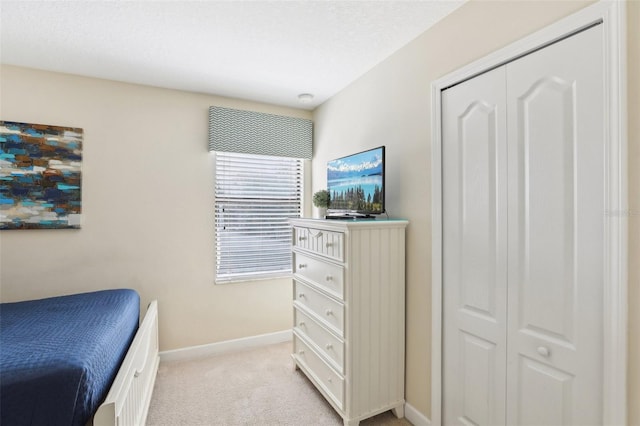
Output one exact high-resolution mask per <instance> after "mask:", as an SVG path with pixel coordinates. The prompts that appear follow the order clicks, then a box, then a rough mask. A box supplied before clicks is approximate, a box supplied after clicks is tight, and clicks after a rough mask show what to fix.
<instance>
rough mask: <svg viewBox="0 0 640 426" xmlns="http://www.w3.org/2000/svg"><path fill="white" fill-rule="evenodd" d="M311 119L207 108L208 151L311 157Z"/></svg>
mask: <svg viewBox="0 0 640 426" xmlns="http://www.w3.org/2000/svg"><path fill="white" fill-rule="evenodd" d="M312 140H313V123H312V122H311V120H306V119H304V118H296V117H286V116H282V115H273V114H265V113H261V112H254V111H243V110H238V109H230V108H221V107H215V106H213V107H210V108H209V151H224V152H237V153H241V154H259V155H273V156H277V157H293V158H305V159H311V155H312Z"/></svg>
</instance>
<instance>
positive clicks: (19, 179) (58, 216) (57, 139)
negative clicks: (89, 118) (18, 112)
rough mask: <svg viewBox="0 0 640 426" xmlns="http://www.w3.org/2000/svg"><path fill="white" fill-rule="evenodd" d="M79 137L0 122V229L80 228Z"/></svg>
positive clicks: (73, 131) (78, 132)
mask: <svg viewBox="0 0 640 426" xmlns="http://www.w3.org/2000/svg"><path fill="white" fill-rule="evenodd" d="M82 135H83V132H82V129H79V128H73V127H61V126H49V125H43V124H27V123H17V122H12V121H0V229H55V228H79V227H80V214H81V210H82V197H81V189H82V185H81V177H82V172H81V166H82Z"/></svg>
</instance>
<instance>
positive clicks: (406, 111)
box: [313, 1, 640, 424]
mask: <svg viewBox="0 0 640 426" xmlns="http://www.w3.org/2000/svg"><path fill="white" fill-rule="evenodd" d="M589 3H590V2H588V1H587V2H584V1H583V2H579V1H571V2H568V1H567V2H562V1H555V2H553V1H509V2H504V1H471V2H469V3H467V4H465V5H463V6H462V7H460V8H459V9H457V10H456V11H454V12H453V13H452V14H451V15H449V16H448V17H447V18H445V19H444V20H443V21H441V22H440V23H439V24H438V25H436V26H435V27H433V28H432V29H430V30H428V31H427V32H425V33H424V34H422V35H421V36H420V37H418V38H417V39H416V40H414V41H413V42H412V43H410V44H409V45H407V46H406V47H404V48H402V49H401V50H399V51H397V52H396V53H395V54H394V55H392V56H391V57H390V58H388V59H387V60H385V61H384V62H383V63H381V64H379V65H378V66H377V67H375V68H374V69H373V70H371V71H370V72H369V73H367V74H366V75H364V76H363V77H362V78H360V79H358V80H357V81H356V82H354V83H353V84H351V85H350V86H349V87H348V88H346V89H345V90H343V91H342V92H341V93H339V94H338V95H337V96H335V97H333V98H332V99H331V100H330V101H328V102H326V103H325V104H324V105H322V106H321V107H320V108H318V109H317V110H316V111H315V112H314V120H315V131H316V133H315V149H314V159H313V161H314V165H315V167H314V169H313V187H314V190H317V189H319V188H322V187H324V186H325V185H326V176H325V175H324V170H323V169H322V167H319V166H318V165H319V164H324V163H326V161H327V160H330V159H332V158H336V157H340V156H343V155H346V154H349V153H352V152H358V151H361V150H364V149H367V148H371V147H375V146H378V145H386V146H387V151H386V153H387V160H388V162H387V165H386V171H387V177H386V184H387V192H386V195H387V207H388V210H389V212H390V214H391V215H392V216H393V217H401V218H406V219H409V221H410V225H409V228H408V231H407V232H408V233H407V363H406V365H407V374H406V399H407V401H408V402H409V403H410V404H411V405H412V406H413V407H415V408H417V409H418V410H419V411H420V412H422V413H423V414H425V415H426V416H427V417H429V416H430V413H431V406H430V405H431V391H430V390H431V389H430V388H431V371H430V365H431V352H430V351H431V260H430V259H431V222H430V218H431V191H430V187H431V177H430V176H431V175H430V173H431V167H430V163H431V123H430V117H431V103H430V102H431V92H430V86H431V83H432V82H433V81H434V80H436V79H438V78H439V77H441V76H443V75H445V74H447V73H449V72H451V71H453V70H455V69H458V68H460V67H462V66H463V65H465V64H467V63H470V62H472V61H474V60H476V59H479V58H481V57H483V56H485V55H487V54H489V53H491V52H493V51H495V50H497V49H499V48H501V47H503V46H506V45H508V44H510V43H512V42H514V41H517V40H519V39H521V38H522V37H524V36H526V35H528V34H530V33H532V32H534V31H536V30H538V29H541V28H543V27H544V26H546V25H548V24H550V23H553V22H555V21H557V20H558V19H560V18H562V17H565V16H567V15H569V14H571V13H573V12H575V11H577V10H579V9H581V8H583V7H585V6H586V5H588V4H589ZM629 8H630V9H632V10H631V13H630V14H629V20H628V22H629V23H630V26H633V27H634V29H633V31H634V32H635V38H633V37H631V35H630V37H629V39H630V40H634V42H633V43H631V45H630V51H631V50H633V51H634V58H635V59H634V60H633V61H634V62H633V64H634V65H633V66H632V67H631V68H630V71H631V69H635V77H633V78H632V77H631V76H630V81H631V80H632V79H633V80H637V75H638V64H637V62H638V54H637V50H638V49H639V48H640V46H639V44H638V40H639V39H640V37H638V34H637V27H638V9H640V2H635V3H633V4H629ZM630 75H631V72H630ZM633 84H634V85H635V94H636V96H635V97H631V99H630V100H631V103H630V106H631V105H633V106H634V108H635V113H636V115H635V117H637V114H638V112H637V111H638V110H637V108H638V101H639V98H640V96H638V91H637V87H638V86H637V85H638V83H637V82H634V83H633ZM630 113H631V111H630ZM630 117H634V116H632V115H630ZM630 121H631V123H630V126H635V134H634V135H633V136H632V137H631V138H630V144H631V146H630V148H631V153H630V154H631V156H630V158H633V160H630V161H631V162H632V163H633V164H636V165H637V164H638V161H639V160H640V159H639V158H638V140H637V139H638V136H639V133H640V132H638V125H637V124H636V123H637V121H638V120H635V119H632V120H630ZM630 167H631V168H632V165H630ZM633 173H634V174H633V176H632V187H631V190H630V194H632V197H631V198H633V199H634V201H633V203H635V205H636V206H637V207H636V210H635V211H636V212H640V210H638V208H639V207H640V206H638V198H639V197H638V193H639V190H638V188H639V187H640V186H639V185H638V172H633ZM631 219H632V222H633V226H634V227H633V228H632V229H631V232H630V234H629V235H630V236H631V242H632V245H634V244H635V248H632V252H631V253H630V256H631V259H632V261H631V268H632V269H633V268H635V273H634V275H633V276H632V278H631V280H632V281H631V286H630V292H631V294H630V296H634V295H635V297H636V299H631V300H637V297H638V287H639V283H638V279H639V278H638V272H637V269H638V266H637V261H638V260H637V259H638V256H639V254H638V228H639V227H638V221H640V213H639V214H638V215H637V216H632V217H631ZM634 259H635V260H634ZM634 304H636V302H634ZM634 311H636V310H635V309H632V315H633V317H632V320H635V322H636V326H637V322H638V318H639V315H638V314H637V312H634ZM632 330H633V331H631V333H632V334H631V335H630V337H631V346H632V350H631V351H630V357H631V356H634V361H632V363H631V364H630V367H631V368H630V373H631V374H630V377H631V380H630V389H631V390H632V392H631V394H630V399H629V400H630V401H637V399H638V395H639V394H638V391H639V389H638V386H639V383H640V379H639V377H638V374H639V371H638V366H639V363H638V362H637V361H636V359H637V354H638V353H639V347H638V337H639V331H638V329H637V328H636V329H634V328H633V326H632ZM637 406H638V404H634V403H633V402H632V403H631V404H630V414H632V416H631V417H630V419H632V420H633V422H635V424H640V413H639V411H638V408H637ZM634 410H635V411H634ZM633 422H632V423H631V424H633Z"/></svg>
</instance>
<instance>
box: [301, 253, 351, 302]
mask: <svg viewBox="0 0 640 426" xmlns="http://www.w3.org/2000/svg"><path fill="white" fill-rule="evenodd" d="M293 272H294V273H296V274H298V275H300V276H301V277H302V278H304V279H306V280H307V281H311V282H312V283H314V284H317V285H318V286H319V287H321V288H323V289H324V290H326V291H328V292H329V293H331V294H333V295H335V296H336V297H337V298H339V299H344V268H343V267H342V266H339V265H335V264H333V263H329V262H324V261H322V260H318V259H314V258H312V257H310V256H305V255H303V254H300V253H293Z"/></svg>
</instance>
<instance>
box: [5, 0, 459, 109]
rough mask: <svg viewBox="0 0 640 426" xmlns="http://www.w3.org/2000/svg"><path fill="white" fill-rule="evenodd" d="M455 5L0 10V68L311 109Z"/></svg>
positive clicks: (45, 5) (442, 1)
mask: <svg viewBox="0 0 640 426" xmlns="http://www.w3.org/2000/svg"><path fill="white" fill-rule="evenodd" d="M463 2H464V0H422V1H408V0H401V1H392V0H377V1H363V0H341V1H331V0H308V1H291V0H289V1H283V0H281V1H266V0H262V1H239V0H235V1H233V0H227V1H206V0H200V1H167V0H164V1H152V0H138V1H123V0H111V1H96V0H85V1H61V0H58V1H52V0H50V1H25V0H23V1H9V0H1V1H0V61H1V63H3V64H10V65H18V66H24V67H30V68H37V69H43V70H49V71H57V72H63V73H70V74H78V75H83V76H90V77H97V78H105V79H110V80H117V81H123V82H130V83H138V84H146V85H151V86H158V87H165V88H171V89H179V90H186V91H192V92H199V93H207V94H215V95H221V96H228V97H233V98H240V99H248V100H252V101H257V102H266V103H270V104H275V105H283V106H290V107H295V108H304V109H313V108H315V107H316V106H317V105H319V104H321V103H322V102H324V101H325V100H327V99H329V98H330V97H331V96H333V95H334V94H336V93H337V92H339V91H340V90H342V89H343V88H345V87H346V86H347V85H349V84H350V83H351V82H353V81H354V80H356V79H357V78H359V77H360V76H362V75H363V74H364V73H366V72H367V71H368V70H370V69H371V68H373V67H374V66H375V65H376V64H378V63H380V62H381V61H383V60H384V59H385V58H387V57H388V56H389V55H391V54H392V53H394V52H395V51H396V50H398V49H399V48H401V47H402V46H404V45H406V44H407V43H408V42H410V41H411V40H413V39H415V38H416V37H417V36H418V35H420V34H421V33H422V32H424V31H425V30H426V29H428V28H429V27H431V26H432V25H434V24H435V23H436V22H438V21H439V20H441V19H442V18H443V17H445V16H446V15H447V14H449V13H451V12H452V11H453V10H455V9H456V8H457V7H459V6H460V5H461V4H462V3H463ZM301 93H311V94H313V100H312V101H311V102H309V103H306V104H301V103H300V102H299V101H298V95H299V94H301Z"/></svg>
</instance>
